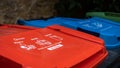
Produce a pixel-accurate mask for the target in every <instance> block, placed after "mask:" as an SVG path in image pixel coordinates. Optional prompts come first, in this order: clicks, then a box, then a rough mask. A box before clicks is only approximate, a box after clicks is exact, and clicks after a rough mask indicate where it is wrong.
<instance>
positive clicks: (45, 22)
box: [18, 17, 81, 28]
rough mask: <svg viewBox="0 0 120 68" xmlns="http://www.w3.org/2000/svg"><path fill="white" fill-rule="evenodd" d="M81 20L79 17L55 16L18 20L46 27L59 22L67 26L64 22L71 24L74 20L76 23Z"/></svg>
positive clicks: (29, 24)
mask: <svg viewBox="0 0 120 68" xmlns="http://www.w3.org/2000/svg"><path fill="white" fill-rule="evenodd" d="M80 20H81V19H77V18H67V17H54V18H49V19H47V20H18V24H23V25H27V26H35V27H40V28H44V27H47V26H50V25H53V24H59V25H63V26H66V25H65V24H64V23H69V24H70V23H73V22H74V23H75V22H76V21H80ZM68 27H69V26H68ZM70 27H71V26H70ZM72 28H74V26H72Z"/></svg>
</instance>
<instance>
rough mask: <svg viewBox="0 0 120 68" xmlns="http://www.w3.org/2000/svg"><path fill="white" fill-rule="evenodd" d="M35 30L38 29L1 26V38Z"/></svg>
mask: <svg viewBox="0 0 120 68" xmlns="http://www.w3.org/2000/svg"><path fill="white" fill-rule="evenodd" d="M33 29H37V28H34V27H26V26H20V25H7V24H5V25H0V36H4V35H9V34H14V33H19V32H25V31H28V30H33Z"/></svg>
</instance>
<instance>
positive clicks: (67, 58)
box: [0, 26, 107, 68]
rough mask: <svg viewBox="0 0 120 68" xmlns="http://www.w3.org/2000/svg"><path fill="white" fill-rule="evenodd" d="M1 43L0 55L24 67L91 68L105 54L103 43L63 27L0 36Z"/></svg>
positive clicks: (101, 59)
mask: <svg viewBox="0 0 120 68" xmlns="http://www.w3.org/2000/svg"><path fill="white" fill-rule="evenodd" d="M66 31H67V32H66ZM0 42H5V43H0V45H1V47H0V55H2V56H4V57H6V58H8V59H11V60H13V61H15V62H16V63H19V64H21V65H22V66H23V67H25V68H27V67H28V68H65V67H66V68H70V67H73V68H74V67H75V68H76V67H78V68H93V67H94V66H96V65H98V64H99V63H100V62H101V61H103V59H104V58H105V57H106V55H107V52H106V49H105V48H104V45H103V40H101V39H99V38H97V37H95V36H91V35H88V34H86V33H83V32H79V31H75V30H71V29H68V28H64V27H62V26H50V27H48V28H44V29H37V30H31V31H27V32H23V33H18V34H12V35H9V36H1V37H0Z"/></svg>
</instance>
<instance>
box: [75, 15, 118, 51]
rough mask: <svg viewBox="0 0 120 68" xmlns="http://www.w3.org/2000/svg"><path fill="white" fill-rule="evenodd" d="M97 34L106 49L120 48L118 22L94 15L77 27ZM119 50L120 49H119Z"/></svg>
mask: <svg viewBox="0 0 120 68" xmlns="http://www.w3.org/2000/svg"><path fill="white" fill-rule="evenodd" d="M77 29H78V30H83V31H85V32H87V33H90V34H93V35H96V36H99V37H100V38H102V39H103V40H104V41H105V45H106V48H107V49H116V50H117V49H118V48H120V24H119V23H115V22H113V21H109V20H106V19H102V18H98V17H94V18H90V19H87V20H86V21H84V23H82V24H80V25H79V26H78V28H77ZM119 51H120V50H119Z"/></svg>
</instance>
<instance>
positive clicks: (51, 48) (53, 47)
mask: <svg viewBox="0 0 120 68" xmlns="http://www.w3.org/2000/svg"><path fill="white" fill-rule="evenodd" d="M62 46H63V45H62V44H57V45H55V46H52V47H50V48H47V49H48V50H50V51H51V50H55V49H58V48H60V47H62Z"/></svg>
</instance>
